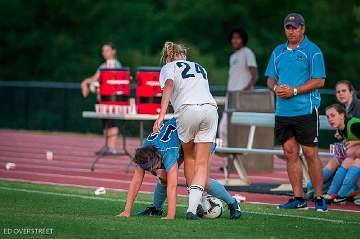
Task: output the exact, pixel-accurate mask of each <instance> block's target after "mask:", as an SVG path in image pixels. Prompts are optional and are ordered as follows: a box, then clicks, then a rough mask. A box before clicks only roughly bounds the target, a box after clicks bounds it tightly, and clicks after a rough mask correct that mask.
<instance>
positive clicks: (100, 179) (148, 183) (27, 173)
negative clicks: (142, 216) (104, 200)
mask: <svg viewBox="0 0 360 239" xmlns="http://www.w3.org/2000/svg"><path fill="white" fill-rule="evenodd" d="M1 171H4V172H7V171H5V170H1V169H0V172H1ZM10 173H11V174H18V175H32V176H45V177H53V178H64V179H80V180H91V181H97V182H109V183H124V184H129V183H130V180H131V179H130V180H122V179H106V178H96V177H86V176H76V175H63V174H54V173H37V172H28V171H23V170H14V171H10ZM155 184H156V181H155V182H153V183H151V182H143V185H146V186H155Z"/></svg>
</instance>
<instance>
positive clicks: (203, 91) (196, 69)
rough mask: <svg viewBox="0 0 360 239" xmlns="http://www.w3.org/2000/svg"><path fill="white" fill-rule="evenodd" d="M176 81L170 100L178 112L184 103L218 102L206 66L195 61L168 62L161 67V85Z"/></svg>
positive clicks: (162, 86)
mask: <svg viewBox="0 0 360 239" xmlns="http://www.w3.org/2000/svg"><path fill="white" fill-rule="evenodd" d="M167 80H172V81H173V82H174V90H173V94H172V96H171V98H170V102H171V104H172V106H173V107H174V111H175V112H176V111H177V110H178V109H179V108H180V107H181V106H182V105H194V104H213V105H215V106H216V102H215V100H214V98H213V97H212V95H211V93H210V89H209V82H208V78H207V72H206V70H205V68H203V67H202V66H201V65H199V64H198V63H195V62H191V61H184V60H178V61H173V62H170V63H167V64H166V65H164V66H163V67H162V68H161V72H160V86H161V88H164V87H165V82H166V81H167Z"/></svg>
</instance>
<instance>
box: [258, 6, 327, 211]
mask: <svg viewBox="0 0 360 239" xmlns="http://www.w3.org/2000/svg"><path fill="white" fill-rule="evenodd" d="M284 31H285V35H286V37H287V39H288V41H287V42H285V43H283V44H280V45H278V46H277V47H276V48H275V49H274V50H273V52H272V54H271V58H270V60H269V63H268V66H267V69H266V73H265V75H266V76H267V77H268V79H267V85H268V87H269V88H270V89H271V90H273V91H274V93H275V94H276V111H275V138H276V140H277V141H278V143H280V144H281V145H282V147H283V150H284V153H285V156H286V161H287V172H288V176H289V180H290V183H291V186H292V188H293V191H294V198H292V199H290V200H289V202H287V203H285V204H282V205H279V206H278V208H289V209H290V208H293V209H295V208H307V202H306V200H305V199H304V191H303V187H302V182H303V173H302V168H301V163H300V161H299V145H301V148H302V150H303V153H304V156H305V159H306V161H307V164H308V167H309V174H310V178H311V180H312V183H313V185H314V188H315V196H316V198H315V209H316V210H317V211H327V206H326V203H325V201H324V199H323V198H322V197H321V195H322V171H321V168H322V166H321V162H320V159H319V156H318V148H317V144H318V133H319V132H318V131H319V120H318V118H319V116H318V107H319V106H320V94H319V91H318V89H320V88H321V87H323V86H324V83H325V77H326V75H325V65H324V59H323V55H322V52H321V50H320V49H319V48H318V47H317V46H316V45H315V44H314V43H313V42H311V41H310V40H309V39H308V38H307V37H306V36H305V21H304V18H303V17H302V16H301V15H300V14H297V13H290V14H289V15H287V16H286V17H285V19H284Z"/></svg>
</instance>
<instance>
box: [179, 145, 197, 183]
mask: <svg viewBox="0 0 360 239" xmlns="http://www.w3.org/2000/svg"><path fill="white" fill-rule="evenodd" d="M181 146H182V148H183V150H184V175H185V178H186V184H187V186H190V185H191V181H192V179H193V176H194V167H195V144H194V141H190V142H188V143H183V142H181Z"/></svg>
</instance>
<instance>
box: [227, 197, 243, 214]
mask: <svg viewBox="0 0 360 239" xmlns="http://www.w3.org/2000/svg"><path fill="white" fill-rule="evenodd" d="M228 207H229V210H230V219H239V218H240V217H241V209H240V203H239V202H238V201H237V200H236V199H235V201H234V202H233V203H232V204H228Z"/></svg>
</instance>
